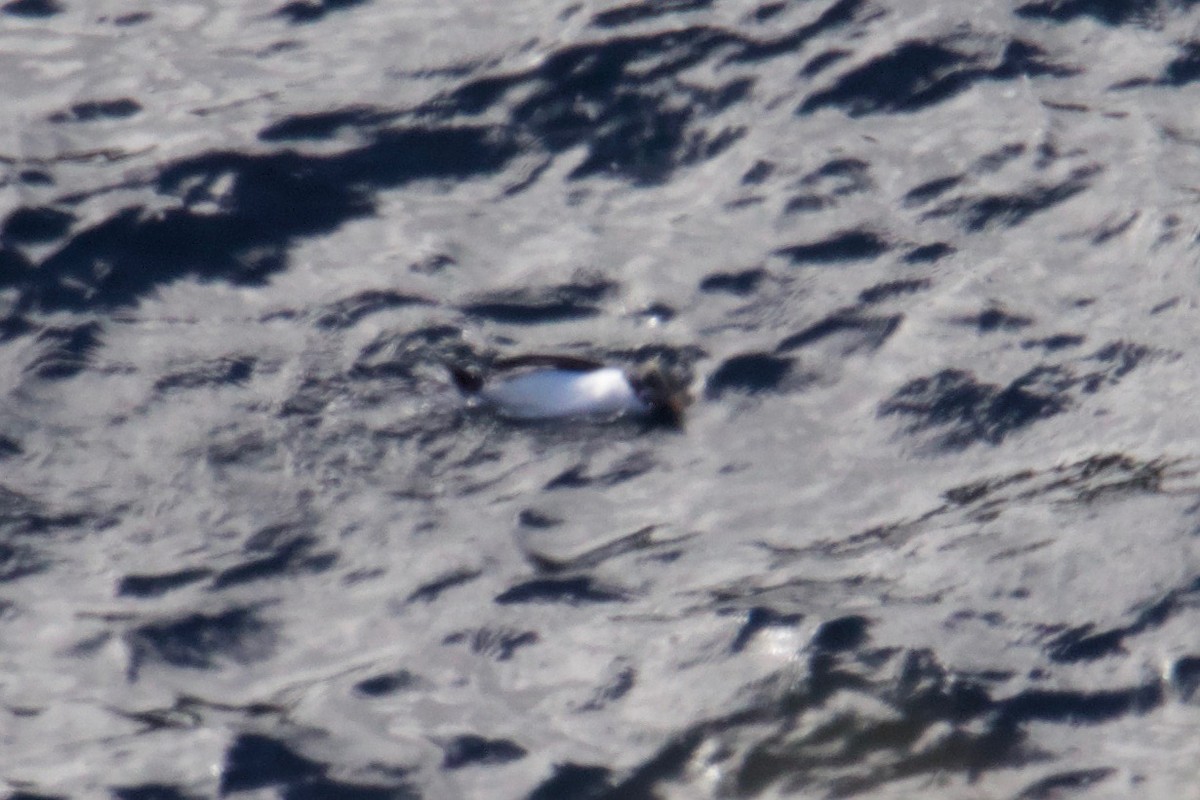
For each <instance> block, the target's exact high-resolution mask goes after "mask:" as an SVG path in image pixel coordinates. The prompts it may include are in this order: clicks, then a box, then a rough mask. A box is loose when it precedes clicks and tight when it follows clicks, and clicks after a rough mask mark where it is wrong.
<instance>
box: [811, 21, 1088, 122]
mask: <svg viewBox="0 0 1200 800" xmlns="http://www.w3.org/2000/svg"><path fill="white" fill-rule="evenodd" d="M1077 72H1078V70H1077V69H1076V68H1074V67H1067V66H1063V65H1059V64H1054V63H1053V62H1050V61H1048V60H1046V58H1045V54H1044V53H1043V52H1042V50H1041V49H1040V48H1038V47H1037V46H1036V45H1033V44H1030V43H1028V42H1024V41H1021V40H1019V39H1013V40H1012V41H1010V42H1009V43H1008V44H1007V45H1006V46H1005V48H1004V50H1003V52H1002V53H1001V54H1000V59H999V63H995V60H994V58H993V57H992V56H991V55H990V54H975V53H966V52H962V51H960V50H956V49H954V48H953V47H950V46H949V45H946V44H942V43H940V42H926V41H910V42H906V43H904V44H902V45H900V46H898V47H897V48H896V49H895V50H893V51H892V52H889V53H888V54H887V55H883V56H879V57H878V58H875V59H874V60H872V61H869V62H868V63H866V64H864V65H863V66H861V67H858V68H856V69H853V70H851V71H850V72H847V73H845V74H844V75H842V76H841V77H840V78H838V79H837V80H836V81H835V82H834V84H833V85H832V86H830V87H829V88H828V89H824V90H822V91H818V92H815V93H814V94H812V95H810V96H809V97H808V98H807V99H806V100H805V101H804V102H803V103H802V104H801V105H800V108H799V109H798V113H801V114H809V113H812V112H814V111H817V110H818V109H821V108H826V107H831V106H832V107H838V108H843V109H845V110H846V112H847V113H849V114H850V116H853V117H858V116H863V115H866V114H878V113H885V114H895V113H908V112H913V111H919V110H920V109H923V108H926V107H928V106H931V105H934V104H936V103H940V102H942V101H943V100H947V99H949V98H950V97H953V96H954V95H956V94H959V93H960V92H963V91H965V90H967V89H968V88H970V87H971V86H972V85H974V84H976V83H979V82H980V81H1007V80H1014V79H1016V78H1020V77H1030V78H1033V77H1038V76H1043V75H1045V76H1051V77H1057V78H1064V77H1068V76H1071V75H1074V74H1076V73H1077Z"/></svg>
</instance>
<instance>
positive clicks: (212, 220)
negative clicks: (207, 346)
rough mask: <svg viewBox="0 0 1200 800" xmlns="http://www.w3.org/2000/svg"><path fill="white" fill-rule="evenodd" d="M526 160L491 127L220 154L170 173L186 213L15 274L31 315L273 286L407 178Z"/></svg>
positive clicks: (147, 217)
mask: <svg viewBox="0 0 1200 800" xmlns="http://www.w3.org/2000/svg"><path fill="white" fill-rule="evenodd" d="M514 152H515V150H514V146H513V144H512V143H511V142H505V141H504V140H503V139H502V138H499V137H497V136H496V135H495V134H493V133H492V132H491V131H489V130H487V129H484V128H478V127H476V128H471V127H465V126H456V127H447V128H428V127H417V128H406V129H395V130H384V131H380V132H377V133H376V134H374V136H373V140H372V141H371V142H370V143H368V144H366V145H364V146H362V147H357V148H353V149H350V150H347V151H346V152H344V153H340V154H337V155H304V154H301V153H298V152H294V151H282V152H277V153H267V154H252V153H236V152H212V153H206V154H203V155H199V156H195V157H192V158H187V159H183V160H181V161H178V162H175V163H173V164H170V165H168V166H166V167H165V168H164V169H163V170H162V171H161V172H160V174H159V175H158V178H157V180H156V182H155V185H156V188H157V189H158V191H159V192H160V193H161V194H163V195H165V196H168V197H172V198H175V199H176V201H177V203H178V205H177V206H176V207H174V208H168V209H166V210H164V211H156V212H150V211H148V210H146V209H144V208H139V207H131V208H126V209H124V210H123V211H121V212H119V213H117V214H115V215H113V216H112V217H110V218H109V219H107V220H105V221H103V222H100V223H99V224H97V225H94V226H91V227H89V228H85V229H83V230H81V231H78V232H77V233H74V234H73V235H72V236H71V237H70V238H69V239H68V240H67V241H66V243H65V244H64V245H63V246H62V247H60V248H59V249H58V250H57V251H55V252H53V253H52V254H51V255H49V256H48V257H47V258H46V259H45V260H43V261H42V262H41V263H40V264H38V265H36V266H34V265H29V266H27V267H24V268H22V265H21V264H19V263H17V264H15V265H14V266H15V267H16V271H15V272H14V273H10V274H9V275H8V276H6V278H5V280H4V282H5V283H6V284H7V285H10V286H15V287H17V288H18V289H19V290H20V298H21V306H22V307H23V308H29V307H38V308H44V309H50V310H70V311H82V310H84V309H88V308H112V307H115V306H122V305H128V304H132V303H136V302H137V301H138V300H139V299H140V298H141V297H143V296H145V295H146V294H147V293H148V292H150V291H152V290H154V289H155V288H156V287H158V286H160V285H162V284H164V283H168V282H170V281H173V280H177V279H179V278H182V277H194V278H198V279H200V280H223V281H228V282H230V283H234V284H239V285H255V284H259V283H262V282H263V281H265V280H266V279H267V278H269V277H270V276H271V275H272V274H273V273H275V272H278V271H280V270H282V269H284V268H285V267H286V265H287V251H288V247H289V246H290V244H291V243H292V242H293V241H294V240H295V239H297V238H300V237H305V236H313V235H317V234H323V233H329V232H331V231H333V230H335V229H337V228H338V227H339V226H340V225H341V224H343V223H344V222H346V221H348V220H350V219H353V218H355V217H361V216H364V215H369V214H371V213H373V212H374V208H375V205H374V196H373V192H374V191H377V190H379V189H384V188H390V187H396V186H401V185H403V184H405V183H407V182H410V181H415V180H422V179H429V178H438V179H455V180H465V179H468V178H470V177H472V176H477V175H481V174H485V173H489V172H492V171H494V170H497V169H499V168H501V167H502V166H503V165H504V164H505V163H506V161H507V160H508V159H509V158H510V157H511V156H512V155H513V153H514Z"/></svg>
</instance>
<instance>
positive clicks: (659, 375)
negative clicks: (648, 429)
mask: <svg viewBox="0 0 1200 800" xmlns="http://www.w3.org/2000/svg"><path fill="white" fill-rule="evenodd" d="M630 384H631V385H632V386H633V390H634V392H636V393H637V397H638V399H639V400H641V401H642V402H643V403H645V404H646V406H647V407H648V408H649V413H648V417H649V418H650V419H651V420H652V421H654V422H657V423H660V424H663V425H667V426H670V427H674V428H678V427H682V426H683V412H684V411H685V410H686V409H687V407H688V406H689V405H690V404H691V402H692V396H691V393H690V392H689V391H688V385H687V381H685V380H684V379H682V378H681V377H679V376H678V375H675V374H673V373H672V372H671V371H670V370H668V369H667V368H666V367H665V366H664V365H663V364H662V363H661V362H660V361H654V362H651V363H650V364H648V365H646V366H645V367H643V368H642V369H641V370H640V371H639V372H638V373H637V374H636V375H634V376H632V377H631V378H630Z"/></svg>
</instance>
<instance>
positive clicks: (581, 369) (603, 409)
mask: <svg viewBox="0 0 1200 800" xmlns="http://www.w3.org/2000/svg"><path fill="white" fill-rule="evenodd" d="M448 366H449V370H450V375H451V377H452V378H453V380H454V383H455V385H456V386H457V387H458V389H459V391H461V392H462V393H463V395H465V396H466V397H468V398H473V399H477V400H478V401H479V402H481V403H482V404H484V405H486V406H489V407H491V408H494V409H495V410H496V411H497V412H498V413H500V414H501V415H503V416H506V417H510V418H512V419H519V420H540V419H556V418H563V417H595V418H610V419H612V418H617V417H623V416H630V417H638V418H642V419H645V420H649V421H653V422H659V423H665V424H668V425H672V426H679V425H680V424H681V423H682V421H683V411H684V409H685V408H686V407H687V405H688V403H689V402H690V400H691V398H690V397H689V395H688V393H687V389H686V387H683V386H681V385H679V383H678V382H677V381H674V380H672V378H671V377H670V376H669V375H667V373H666V371H665V370H664V369H663V368H662V367H661V366H660V365H651V366H649V367H647V368H645V369H643V370H641V371H639V372H637V373H629V372H627V371H626V370H623V369H621V368H620V367H615V366H611V365H608V364H605V363H603V362H601V361H595V360H592V359H589V358H580V357H578V356H567V355H541V354H539V355H525V356H513V357H508V358H499V359H496V360H495V361H493V362H492V363H491V365H490V369H488V370H487V372H486V374H485V373H483V372H478V371H474V370H471V369H467V368H465V367H461V366H454V365H448Z"/></svg>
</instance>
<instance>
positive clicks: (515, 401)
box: [480, 367, 648, 419]
mask: <svg viewBox="0 0 1200 800" xmlns="http://www.w3.org/2000/svg"><path fill="white" fill-rule="evenodd" d="M480 396H481V397H482V398H483V399H484V400H486V401H487V402H489V403H491V404H492V405H494V406H496V408H497V409H498V410H499V411H500V412H501V413H504V414H507V415H508V416H511V417H517V418H519V419H545V418H549V417H566V416H574V415H584V414H599V415H602V414H619V413H622V412H636V413H644V412H646V411H647V410H648V407H647V405H646V404H645V403H643V402H642V401H641V400H640V399H639V398H638V396H637V393H636V392H634V390H633V387H632V386H630V385H629V379H628V378H627V377H625V373H624V372H622V371H621V370H619V369H617V368H616V367H604V368H603V369H595V370H590V371H587V372H578V371H571V370H543V371H538V372H530V373H526V374H524V375H518V376H516V377H513V378H509V379H507V380H505V379H500V380H497V381H496V382H495V383H492V384H490V385H488V386H485V387H484V388H483V390H482V391H481V392H480Z"/></svg>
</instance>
